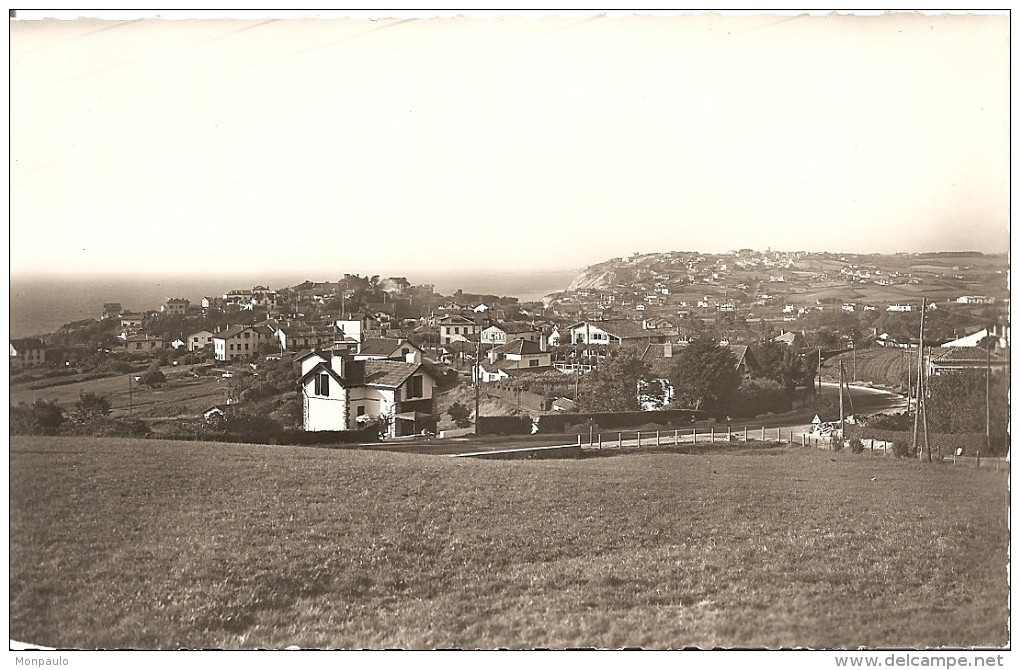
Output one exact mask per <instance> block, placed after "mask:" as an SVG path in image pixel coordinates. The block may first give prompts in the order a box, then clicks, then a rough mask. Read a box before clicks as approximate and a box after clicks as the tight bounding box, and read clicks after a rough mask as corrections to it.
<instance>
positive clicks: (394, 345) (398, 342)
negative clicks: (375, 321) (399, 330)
mask: <svg viewBox="0 0 1020 670" xmlns="http://www.w3.org/2000/svg"><path fill="white" fill-rule="evenodd" d="M386 359H392V360H401V361H405V362H408V363H414V364H416V365H420V364H421V363H422V361H423V360H424V359H425V352H424V351H422V349H421V347H419V346H418V345H417V344H415V343H414V342H411V341H408V340H405V339H402V338H393V337H370V338H367V339H366V340H365V341H364V342H359V343H358V346H357V348H356V349H355V353H354V360H356V361H366V360H386Z"/></svg>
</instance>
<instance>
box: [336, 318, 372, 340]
mask: <svg viewBox="0 0 1020 670" xmlns="http://www.w3.org/2000/svg"><path fill="white" fill-rule="evenodd" d="M369 325H370V324H369V318H368V316H366V315H365V314H348V315H347V317H346V318H344V319H337V320H336V321H334V322H333V327H334V328H336V330H337V331H338V332H337V333H335V335H336V337H338V338H339V337H341V336H342V338H343V340H344V341H346V342H361V341H362V340H363V339H365V338H366V337H367V336H368V329H369Z"/></svg>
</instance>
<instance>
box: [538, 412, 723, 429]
mask: <svg viewBox="0 0 1020 670" xmlns="http://www.w3.org/2000/svg"><path fill="white" fill-rule="evenodd" d="M703 416H704V412H702V411H699V410H693V409H663V410H659V411H655V412H640V411H638V412H593V413H590V414H573V413H565V414H543V415H542V416H540V417H538V432H539V433H572V432H577V431H578V430H581V429H583V430H587V429H588V424H589V422H590V423H592V424H594V425H597V426H598V427H599V428H602V429H610V428H632V427H634V426H643V425H645V424H649V423H655V424H659V425H661V426H675V427H677V428H679V427H683V426H689V425H691V424H692V423H694V420H695V419H698V418H702V417H703Z"/></svg>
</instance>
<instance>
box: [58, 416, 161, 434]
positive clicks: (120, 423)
mask: <svg viewBox="0 0 1020 670" xmlns="http://www.w3.org/2000/svg"><path fill="white" fill-rule="evenodd" d="M63 432H64V433H65V434H67V435H88V436H91V437H147V436H148V435H149V434H150V433H152V431H151V430H150V429H149V426H148V425H147V424H146V423H145V422H144V421H141V420H140V419H112V418H110V417H108V416H98V417H94V418H92V419H90V420H88V421H72V422H71V423H69V424H67V425H66V426H65V430H64V431H63Z"/></svg>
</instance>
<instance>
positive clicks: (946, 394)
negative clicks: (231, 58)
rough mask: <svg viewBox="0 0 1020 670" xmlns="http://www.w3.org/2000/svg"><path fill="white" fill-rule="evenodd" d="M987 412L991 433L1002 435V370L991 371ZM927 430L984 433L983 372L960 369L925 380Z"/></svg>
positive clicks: (1004, 420) (1004, 409) (1004, 404)
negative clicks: (999, 371) (997, 371)
mask: <svg viewBox="0 0 1020 670" xmlns="http://www.w3.org/2000/svg"><path fill="white" fill-rule="evenodd" d="M989 386H990V388H991V395H990V396H989V400H990V403H989V404H990V407H989V409H990V412H991V417H990V418H991V425H992V434H993V436H996V437H998V436H999V435H1001V434H1002V432H1003V430H1004V428H1005V426H1006V425H1007V418H1006V413H1007V403H1008V398H1007V396H1006V393H1005V392H1003V389H1004V388H1005V387H1004V385H1003V377H1002V375H1001V373H996V374H993V375H992V377H991V380H990V384H989ZM927 390H928V397H927V400H926V401H925V402H926V403H927V415H928V429H929V430H930V431H932V432H935V433H983V432H985V373H984V371H983V370H963V371H960V372H955V373H951V374H943V375H938V376H936V377H931V378H930V379H929V380H928V382H927Z"/></svg>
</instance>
